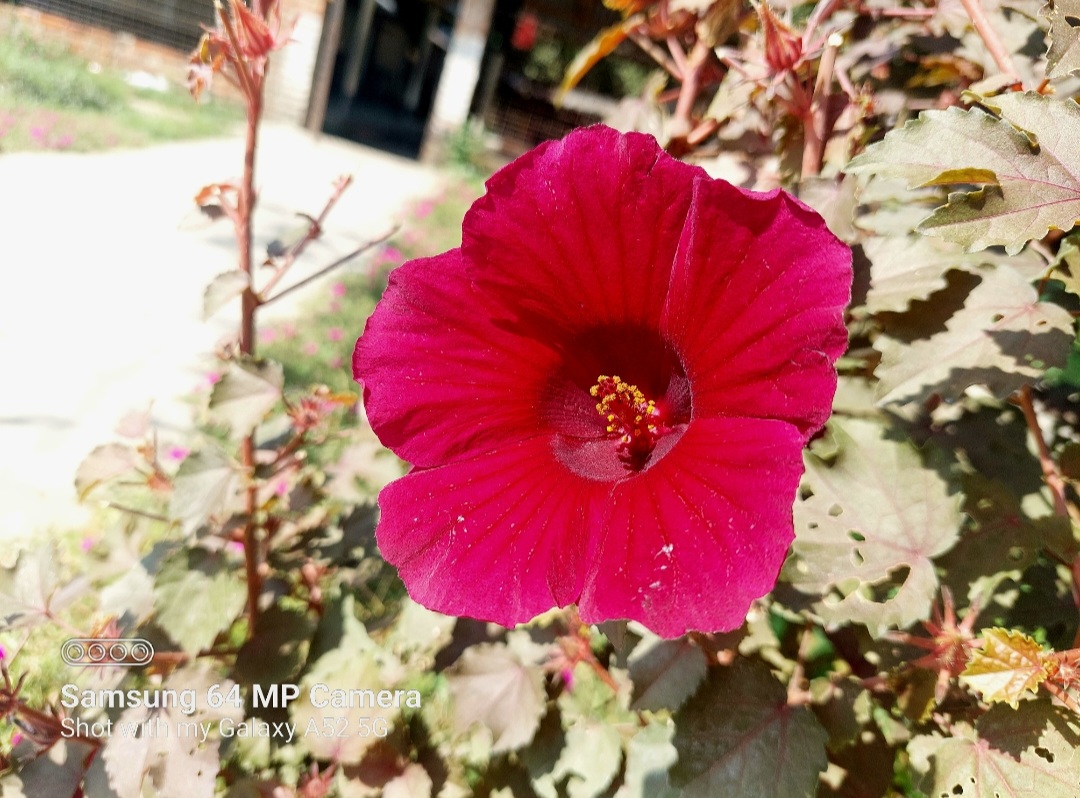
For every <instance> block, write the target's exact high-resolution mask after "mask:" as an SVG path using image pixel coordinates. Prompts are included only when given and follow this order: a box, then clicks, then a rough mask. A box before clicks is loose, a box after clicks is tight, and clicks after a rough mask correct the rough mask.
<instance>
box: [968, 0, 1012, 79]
mask: <svg viewBox="0 0 1080 798" xmlns="http://www.w3.org/2000/svg"><path fill="white" fill-rule="evenodd" d="M960 3H961V4H962V5H963V6H964V10H965V11H967V13H968V16H969V17H971V23H972V24H973V25H974V26H975V31H976V32H977V33H978V34H979V36H980V37H982V40H983V44H985V45H986V49H987V50H989V51H990V55H991V56H992V57H993V59H994V63H995V64H997V67H998V69H1000V70H1001V71H1002V72H1004V73H1005V74H1006V75H1008V76H1009V77H1011V78H1013V79H1015V80H1016V82H1017V83H1019V82H1020V77H1019V73H1018V72H1017V71H1016V66H1015V65H1014V64H1013V60H1012V56H1011V55H1009V51H1008V50H1006V49H1005V45H1004V44H1002V43H1001V37H999V36H998V34H997V31H996V30H994V26H993V25H991V24H990V18H989V17H987V16H986V9H984V8H983V7H982V3H981V2H980V0H960Z"/></svg>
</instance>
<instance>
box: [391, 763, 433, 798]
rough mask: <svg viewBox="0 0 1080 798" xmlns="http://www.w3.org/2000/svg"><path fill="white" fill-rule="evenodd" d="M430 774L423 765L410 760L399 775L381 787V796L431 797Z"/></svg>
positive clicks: (396, 797)
mask: <svg viewBox="0 0 1080 798" xmlns="http://www.w3.org/2000/svg"><path fill="white" fill-rule="evenodd" d="M431 786H432V784H431V776H429V775H428V772H427V771H426V770H424V766H423V765H420V764H418V763H416V762H411V763H409V764H408V765H406V766H405V770H404V772H402V773H401V775H400V776H395V777H394V778H392V779H390V781H388V782H387V783H386V786H385V787H383V792H382V798H431Z"/></svg>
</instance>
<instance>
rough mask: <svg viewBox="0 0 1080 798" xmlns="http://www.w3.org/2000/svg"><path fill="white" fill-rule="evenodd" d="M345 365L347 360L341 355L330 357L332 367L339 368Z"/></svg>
mask: <svg viewBox="0 0 1080 798" xmlns="http://www.w3.org/2000/svg"><path fill="white" fill-rule="evenodd" d="M343 365H345V361H344V360H342V359H341V358H340V357H332V358H330V368H332V369H339V368H341V367H342V366H343Z"/></svg>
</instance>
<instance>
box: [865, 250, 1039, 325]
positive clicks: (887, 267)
mask: <svg viewBox="0 0 1080 798" xmlns="http://www.w3.org/2000/svg"><path fill="white" fill-rule="evenodd" d="M863 249H864V251H865V252H866V256H867V258H869V260H870V289H869V291H868V292H867V295H866V308H867V310H869V311H870V312H871V313H880V312H882V311H891V312H895V313H902V312H904V311H906V310H907V309H908V307H909V306H910V305H911V302H912V301H914V300H917V299H926V298H927V297H929V296H930V295H931V294H934V293H936V292H937V291H941V290H942V289H944V288H945V287H946V285H947V282H946V279H945V275H946V274H947V273H948V272H949V271H950V270H952V269H961V270H963V271H966V272H972V273H974V274H980V273H981V272H982V271H985V270H984V269H981V268H980V267H982V266H987V265H991V264H997V265H998V267H999V268H1000V267H1002V266H1004V267H1006V268H1009V269H1013V270H1015V271H1017V272H1019V273H1020V274H1022V275H1023V276H1024V277H1028V278H1034V277H1036V276H1037V275H1039V274H1040V273H1042V272H1045V271H1046V268H1047V267H1046V262H1045V261H1044V260H1043V259H1042V258H1040V257H1039V256H1037V255H1035V254H1033V253H1029V252H1028V251H1027V250H1025V251H1024V252H1022V253H1020V254H1019V255H1017V256H1013V257H1006V256H1002V255H1000V254H995V253H993V252H978V253H967V252H964V251H963V250H962V249H960V248H959V247H957V246H955V245H954V244H950V243H948V242H946V241H937V240H934V239H930V238H926V237H925V236H906V237H902V236H874V237H873V238H870V239H868V240H867V241H866V242H865V243H864V244H863Z"/></svg>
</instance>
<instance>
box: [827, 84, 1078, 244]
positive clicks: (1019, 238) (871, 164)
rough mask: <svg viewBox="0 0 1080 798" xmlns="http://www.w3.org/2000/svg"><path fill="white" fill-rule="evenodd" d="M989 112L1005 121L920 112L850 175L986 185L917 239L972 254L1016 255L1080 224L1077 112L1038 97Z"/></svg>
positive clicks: (955, 197)
mask: <svg viewBox="0 0 1080 798" xmlns="http://www.w3.org/2000/svg"><path fill="white" fill-rule="evenodd" d="M983 102H984V104H987V105H989V104H991V103H992V104H993V105H994V107H995V108H996V109H997V110H999V111H1000V113H1001V114H1002V116H1003V118H997V117H995V116H991V115H990V114H988V113H986V112H984V111H982V110H979V109H975V108H973V109H970V110H966V111H962V110H960V109H957V108H949V109H948V110H945V111H924V112H923V113H922V114H920V115H919V118H918V119H915V120H913V121H911V122H908V123H907V124H906V125H904V127H902V128H899V129H897V130H893V131H891V132H890V133H889V134H888V135H887V136H885V139H884V140H883V141H881V142H878V143H877V144H874V145H872V146H871V147H868V148H867V150H866V152H864V153H862V154H861V155H859V156H858V157H856V158H854V159H852V161H851V163H849V164H848V166H847V167H846V171H847V172H850V173H854V174H867V173H873V174H877V175H881V176H883V177H896V178H902V179H904V180H906V181H907V182H908V184H909V185H910V186H911V187H912V188H915V187H921V186H932V185H970V184H977V185H981V186H982V187H981V188H979V189H977V190H975V191H957V192H955V193H953V194H950V195H949V201H948V203H947V204H946V205H944V206H943V207H940V208H938V209H937V210H935V211H934V212H933V214H931V215H930V216H929V217H928V218H927V219H925V220H924V221H923V222H922V223H921V224H920V225H919V230H920V231H922V232H924V233H927V234H930V235H936V236H941V237H942V238H947V239H949V240H950V241H955V242H956V243H958V244H961V245H963V246H964V247H965V248H966V249H968V250H969V251H974V250H978V249H984V248H985V247H989V246H994V245H998V244H999V245H1002V246H1004V247H1005V248H1006V250H1007V251H1008V252H1009V253H1010V254H1013V253H1016V252H1019V251H1020V249H1021V248H1022V247H1023V246H1024V244H1025V243H1026V242H1028V241H1031V240H1033V239H1041V238H1042V237H1043V236H1045V235H1046V233H1047V232H1048V231H1049V230H1051V229H1059V230H1069V229H1071V228H1072V227H1073V225H1074V224H1075V222H1076V220H1077V219H1078V218H1080V149H1078V148H1077V147H1076V146H1075V132H1074V131H1075V130H1076V129H1077V128H1078V127H1080V106H1078V105H1077V104H1076V103H1075V102H1073V101H1072V100H1056V99H1052V98H1049V97H1044V96H1042V95H1040V94H1035V93H1033V92H1028V93H1025V94H1019V93H1014V94H1006V95H1001V96H998V97H994V98H992V99H987V100H984V101H983ZM1022 131H1026V132H1027V133H1028V134H1031V136H1032V137H1034V138H1035V139H1037V144H1036V143H1033V141H1032V139H1031V138H1029V136H1028V135H1026V134H1025V133H1024V132H1022Z"/></svg>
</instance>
